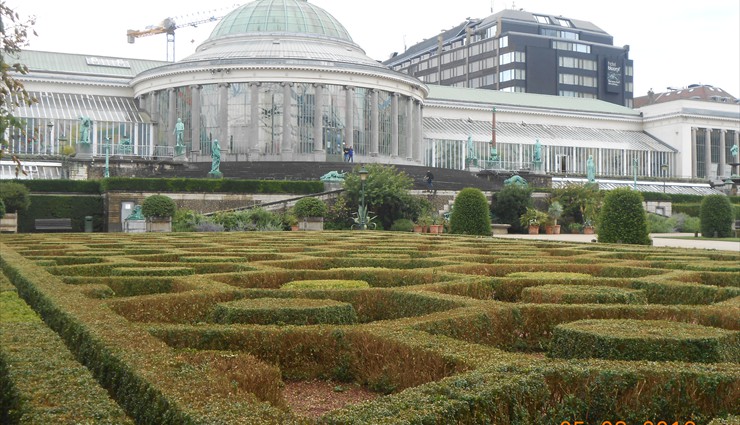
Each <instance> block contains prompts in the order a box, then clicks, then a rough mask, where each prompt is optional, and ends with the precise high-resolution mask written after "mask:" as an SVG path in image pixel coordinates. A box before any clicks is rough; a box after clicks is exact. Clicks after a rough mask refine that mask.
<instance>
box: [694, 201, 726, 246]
mask: <svg viewBox="0 0 740 425" xmlns="http://www.w3.org/2000/svg"><path fill="white" fill-rule="evenodd" d="M732 216H733V212H732V204H731V203H730V200H729V198H727V196H725V195H708V196H705V197H704V198H703V199H702V200H701V214H700V219H701V235H702V236H704V237H705V238H713V237H718V238H728V237H730V236H732ZM715 233H716V236H715Z"/></svg>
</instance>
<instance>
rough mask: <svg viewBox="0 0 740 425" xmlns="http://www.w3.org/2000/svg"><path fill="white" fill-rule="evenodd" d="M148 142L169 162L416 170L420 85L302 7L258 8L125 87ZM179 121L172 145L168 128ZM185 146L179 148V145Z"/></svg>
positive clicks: (269, 1)
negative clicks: (214, 156)
mask: <svg viewBox="0 0 740 425" xmlns="http://www.w3.org/2000/svg"><path fill="white" fill-rule="evenodd" d="M131 86H132V87H133V90H134V97H135V100H136V102H137V104H138V107H139V108H140V109H141V110H144V111H146V112H147V113H148V114H149V116H150V118H151V121H152V123H154V131H153V132H152V138H153V139H154V140H153V143H154V145H156V146H166V147H172V148H174V151H175V152H176V155H175V157H176V159H177V158H180V159H184V158H189V159H190V160H193V161H203V162H205V161H210V160H211V159H210V146H211V141H212V140H213V139H218V140H219V144H220V146H221V149H222V157H223V158H224V160H225V161H313V162H322V161H342V160H343V159H344V157H343V153H344V149H345V148H349V147H352V149H353V151H354V160H355V161H357V162H360V161H361V162H381V163H389V164H419V163H420V162H421V160H422V155H421V146H422V109H423V103H424V99H425V97H426V96H427V94H428V87H427V86H425V85H424V84H423V83H422V82H421V81H420V80H418V79H416V78H414V77H411V76H408V75H406V74H402V73H399V72H396V71H392V70H390V69H389V68H387V67H386V66H385V65H382V64H381V63H379V62H377V61H375V60H373V59H371V58H370V57H368V56H367V55H366V54H365V52H364V50H363V49H362V48H361V47H360V46H358V45H357V44H356V43H355V42H353V41H352V38H351V37H350V35H349V32H348V31H347V29H346V28H344V26H342V24H341V23H339V22H338V21H337V20H336V19H335V18H334V17H333V16H331V15H330V14H329V13H327V12H326V11H325V10H323V9H321V8H319V7H317V6H315V5H313V4H311V3H310V2H308V1H306V0H257V1H254V2H252V3H248V4H245V5H242V6H240V7H238V8H237V9H235V10H234V11H232V12H231V13H229V14H228V15H226V16H225V17H224V18H223V19H222V20H221V21H220V22H219V23H218V25H217V26H216V27H215V28H214V30H213V32H212V33H211V35H210V37H209V38H208V39H207V40H206V41H205V42H204V43H203V44H201V45H200V46H199V47H198V49H197V50H196V52H195V53H194V54H193V55H191V56H189V57H187V58H185V59H183V60H180V61H178V62H177V63H173V64H168V65H165V66H161V67H157V68H153V69H150V70H147V71H145V72H142V73H140V74H139V75H137V76H136V77H135V78H134V79H133V81H132V82H131ZM178 120H182V122H183V123H184V124H185V132H184V137H183V142H182V144H179V145H176V139H175V125H176V123H177V122H178ZM183 145H184V146H183Z"/></svg>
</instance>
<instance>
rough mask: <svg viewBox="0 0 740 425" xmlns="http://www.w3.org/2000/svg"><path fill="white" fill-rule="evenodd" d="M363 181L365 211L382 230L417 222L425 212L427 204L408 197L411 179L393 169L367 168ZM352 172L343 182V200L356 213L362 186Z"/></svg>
mask: <svg viewBox="0 0 740 425" xmlns="http://www.w3.org/2000/svg"><path fill="white" fill-rule="evenodd" d="M365 168H366V169H367V171H368V176H367V180H366V181H365V204H366V205H367V206H368V211H370V212H372V213H373V214H375V215H376V216H378V220H380V224H381V225H382V226H383V228H384V229H390V227H391V225H393V222H394V221H396V220H397V219H399V218H408V219H410V220H416V218H417V217H418V216H419V214H421V212H422V211H423V210H424V209H425V207H426V208H427V209H428V201H426V200H425V199H422V198H416V197H414V196H412V195H411V192H410V190H411V188H412V187H413V179H412V178H411V177H409V175H408V174H406V173H404V172H403V171H398V170H397V169H396V167H394V166H392V165H382V164H369V165H367V166H366V167H365ZM358 171H359V168H355V169H354V170H353V171H352V173H349V174H347V176H346V177H345V179H344V189H345V192H344V198H345V201H346V203H347V206H348V207H349V209H350V210H351V211H357V206H358V205H359V203H360V190H361V188H362V182H361V181H360V175H359V173H358Z"/></svg>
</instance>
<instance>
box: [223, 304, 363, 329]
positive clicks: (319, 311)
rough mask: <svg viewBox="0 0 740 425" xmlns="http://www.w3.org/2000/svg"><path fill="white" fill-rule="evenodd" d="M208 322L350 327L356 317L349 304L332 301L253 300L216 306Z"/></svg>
mask: <svg viewBox="0 0 740 425" xmlns="http://www.w3.org/2000/svg"><path fill="white" fill-rule="evenodd" d="M210 318H211V321H212V322H214V323H222V324H232V323H248V324H259V325H277V324H288V325H316V324H320V323H329V324H352V323H356V322H357V313H356V312H355V309H354V308H352V304H349V303H343V302H338V301H332V300H316V299H306V298H256V299H244V300H237V301H231V302H228V303H220V304H218V305H216V306H215V307H214V309H213V311H212V312H211V315H210Z"/></svg>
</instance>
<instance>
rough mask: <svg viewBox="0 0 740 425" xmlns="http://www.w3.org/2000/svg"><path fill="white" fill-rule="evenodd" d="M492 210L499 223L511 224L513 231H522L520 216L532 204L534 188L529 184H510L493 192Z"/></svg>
mask: <svg viewBox="0 0 740 425" xmlns="http://www.w3.org/2000/svg"><path fill="white" fill-rule="evenodd" d="M491 204H492V205H491V212H492V213H493V215H494V217H495V220H496V222H497V223H501V224H510V225H511V228H510V229H511V231H512V232H513V233H520V232H522V230H524V229H523V228H522V226H521V225H520V224H519V217H521V216H522V214H524V213H525V212H526V211H527V208H528V207H531V206H532V189H531V188H529V187H528V186H521V185H516V184H512V185H508V186H506V187H504V188H503V189H501V190H500V191H499V192H497V193H494V194H493V202H492V203H491Z"/></svg>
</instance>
